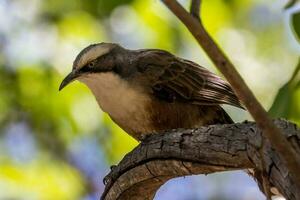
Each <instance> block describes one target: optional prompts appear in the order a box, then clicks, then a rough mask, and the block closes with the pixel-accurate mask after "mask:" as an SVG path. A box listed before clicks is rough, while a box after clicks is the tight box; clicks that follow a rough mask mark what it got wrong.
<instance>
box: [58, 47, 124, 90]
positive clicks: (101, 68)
mask: <svg viewBox="0 0 300 200" xmlns="http://www.w3.org/2000/svg"><path fill="white" fill-rule="evenodd" d="M123 50H125V49H124V48H122V47H121V46H120V45H118V44H114V43H98V44H92V45H90V46H88V47H86V48H85V49H83V50H82V51H81V52H80V53H79V54H78V56H77V57H76V59H75V61H74V63H73V69H72V71H71V73H69V74H68V75H67V76H66V77H65V78H64V80H63V81H62V82H61V84H60V87H59V90H62V89H63V88H64V87H65V86H67V85H68V84H69V83H71V82H72V81H74V80H83V79H84V78H87V77H88V76H89V75H91V74H94V73H103V72H112V71H114V70H116V69H115V67H116V60H117V59H118V56H119V55H122V54H121V52H123Z"/></svg>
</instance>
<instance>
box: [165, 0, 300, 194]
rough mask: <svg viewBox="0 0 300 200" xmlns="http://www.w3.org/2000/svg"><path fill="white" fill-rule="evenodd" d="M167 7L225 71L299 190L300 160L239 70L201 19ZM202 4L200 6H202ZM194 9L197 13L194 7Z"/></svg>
mask: <svg viewBox="0 0 300 200" xmlns="http://www.w3.org/2000/svg"><path fill="white" fill-rule="evenodd" d="M162 1H163V2H164V4H165V5H166V6H167V7H168V8H169V9H170V10H171V11H172V12H173V13H174V14H175V15H176V16H177V17H178V18H179V19H180V20H181V21H182V23H183V24H184V25H185V26H186V27H187V28H188V30H189V31H190V32H191V34H192V35H193V36H194V38H195V39H196V40H197V42H198V43H199V45H200V46H201V47H202V48H203V50H204V51H205V52H206V54H207V55H208V56H209V58H210V59H211V60H212V62H213V63H214V64H215V65H216V67H217V68H218V69H219V70H220V71H221V72H222V74H223V75H224V76H225V78H226V79H227V80H228V82H229V83H230V84H231V86H232V88H233V89H234V91H235V93H236V94H237V96H238V97H239V98H240V100H241V101H242V102H243V103H244V105H245V106H246V108H247V109H248V111H249V112H250V114H251V115H252V117H253V118H254V120H255V121H256V123H257V125H258V127H260V128H261V130H263V134H264V135H265V136H266V138H267V139H268V140H270V143H271V144H272V146H273V147H274V148H275V149H276V151H277V152H278V154H279V155H280V156H281V157H282V160H283V162H285V163H286V166H287V168H288V170H289V172H290V173H291V174H292V175H293V176H292V177H293V178H294V180H295V183H296V185H297V187H298V188H299V189H300V173H299V169H300V157H299V154H297V153H296V152H295V151H294V150H293V149H292V148H291V147H290V145H289V143H288V141H287V140H286V138H285V137H284V136H283V135H282V133H281V132H280V131H279V129H278V128H277V127H276V126H275V125H274V124H273V122H272V121H271V119H270V118H269V116H268V114H267V112H266V111H265V110H264V108H263V107H262V106H261V104H260V103H259V102H258V101H257V99H256V98H255V96H254V94H253V93H252V91H251V90H250V89H249V87H248V86H247V85H246V83H245V82H244V80H243V79H242V77H241V76H240V74H239V73H238V72H237V70H236V68H235V67H234V65H233V64H232V62H231V61H230V60H229V58H228V57H227V56H226V55H225V54H224V52H223V51H222V50H221V48H220V47H219V46H218V45H217V44H216V43H215V42H214V40H213V39H212V38H211V36H210V35H209V34H208V32H207V31H206V30H205V28H204V26H203V24H202V23H201V20H200V21H199V20H197V19H196V18H195V17H193V16H192V15H191V14H190V13H189V12H187V11H186V10H185V9H184V8H183V7H182V6H181V5H180V4H179V3H178V2H177V1H176V0H162ZM199 5H200V4H199ZM193 10H196V8H194V9H193Z"/></svg>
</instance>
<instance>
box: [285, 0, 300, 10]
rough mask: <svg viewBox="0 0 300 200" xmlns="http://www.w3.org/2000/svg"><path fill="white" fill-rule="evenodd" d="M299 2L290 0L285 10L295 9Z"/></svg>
mask: <svg viewBox="0 0 300 200" xmlns="http://www.w3.org/2000/svg"><path fill="white" fill-rule="evenodd" d="M297 1H298V0H290V1H289V2H288V3H287V4H286V5H285V6H284V9H289V8H291V7H293V6H294V5H295V4H296V3H297Z"/></svg>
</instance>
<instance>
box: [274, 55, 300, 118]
mask: <svg viewBox="0 0 300 200" xmlns="http://www.w3.org/2000/svg"><path fill="white" fill-rule="evenodd" d="M299 71H300V59H299V62H298V65H297V66H296V69H295V71H294V73H293V75H292V77H291V79H290V80H289V81H288V82H287V83H286V84H284V85H283V86H282V87H281V88H280V89H279V91H278V93H277V95H276V97H275V99H274V102H273V104H272V106H271V108H270V109H269V114H270V115H271V116H272V117H274V118H279V117H282V118H286V119H289V120H292V121H295V122H296V123H300V104H299V102H300V99H299V93H300V87H299V86H300V73H299Z"/></svg>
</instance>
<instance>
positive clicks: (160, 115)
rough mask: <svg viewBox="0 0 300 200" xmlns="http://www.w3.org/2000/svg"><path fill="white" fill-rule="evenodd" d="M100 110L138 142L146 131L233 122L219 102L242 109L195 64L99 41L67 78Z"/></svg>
mask: <svg viewBox="0 0 300 200" xmlns="http://www.w3.org/2000/svg"><path fill="white" fill-rule="evenodd" d="M68 77H69V78H66V81H64V82H63V83H62V86H61V88H62V87H64V86H65V85H66V84H67V83H68V82H70V80H73V79H74V77H75V78H77V79H78V80H80V81H82V82H83V83H85V84H86V85H87V86H88V87H89V88H90V89H91V91H92V92H93V94H94V95H95V97H96V99H97V101H98V103H99V105H100V107H101V108H102V109H103V110H104V111H105V112H107V113H108V114H109V115H110V116H111V118H112V119H113V120H114V121H115V122H116V123H117V124H118V125H119V126H120V127H121V128H123V129H124V130H125V131H126V132H127V133H129V134H130V135H132V136H133V137H134V138H136V139H138V140H140V139H141V138H143V136H144V135H146V134H149V133H151V132H161V131H165V130H168V129H174V128H197V127H201V126H203V125H209V124H224V123H232V122H233V121H232V120H231V118H230V117H229V116H228V115H227V113H226V112H225V111H224V110H223V109H222V108H221V106H220V104H229V105H233V106H236V107H240V108H242V105H241V103H240V101H239V100H238V98H237V97H236V95H235V94H234V92H233V90H232V89H231V87H230V85H229V84H228V83H227V82H225V81H223V80H222V79H221V78H220V77H218V76H217V75H215V74H213V73H211V72H210V71H208V70H207V69H205V68H203V67H201V66H199V65H198V64H196V63H194V62H191V61H188V60H185V59H182V58H179V57H176V56H174V55H172V54H170V53H169V52H166V51H163V50H158V49H145V50H127V49H124V48H122V47H121V46H119V45H117V44H109V43H100V44H96V45H93V46H89V47H87V48H86V49H84V50H83V51H82V52H81V53H80V54H79V55H78V56H77V58H76V60H75V61H74V66H73V71H72V73H71V75H69V76H68Z"/></svg>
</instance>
